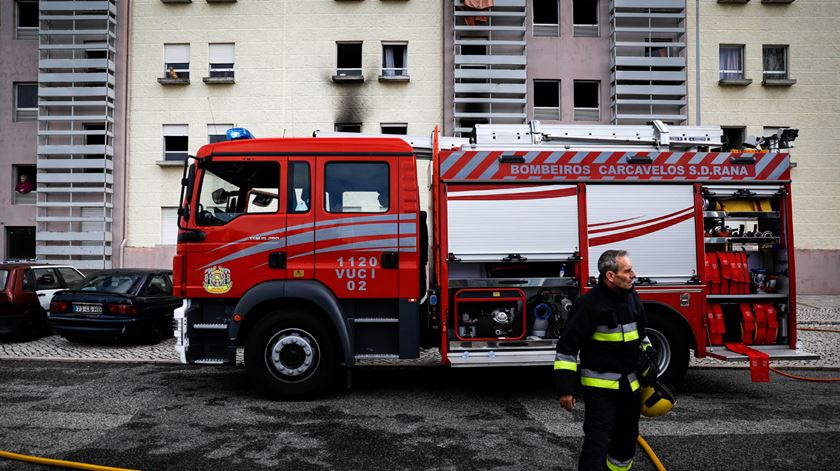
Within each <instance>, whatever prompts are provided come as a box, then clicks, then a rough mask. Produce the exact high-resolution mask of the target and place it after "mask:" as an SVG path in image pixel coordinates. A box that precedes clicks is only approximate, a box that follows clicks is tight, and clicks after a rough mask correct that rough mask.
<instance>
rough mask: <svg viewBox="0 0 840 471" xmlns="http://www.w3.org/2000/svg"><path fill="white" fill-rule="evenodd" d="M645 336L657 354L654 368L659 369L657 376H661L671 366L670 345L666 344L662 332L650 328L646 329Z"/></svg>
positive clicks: (666, 341) (666, 340)
mask: <svg viewBox="0 0 840 471" xmlns="http://www.w3.org/2000/svg"><path fill="white" fill-rule="evenodd" d="M647 336H648V339H649V340H650V343H651V344H652V345H653V348H655V349H656V352H657V353H658V354H659V361H657V363H656V366H657V367H658V368H659V374H660V375H662V374H663V373H665V370H667V369H668V366H669V365H670V364H671V343H670V342H668V339H667V338H666V337H665V335H663V334H662V332H660V331H658V330H656V329H651V328H650V327H648V328H647Z"/></svg>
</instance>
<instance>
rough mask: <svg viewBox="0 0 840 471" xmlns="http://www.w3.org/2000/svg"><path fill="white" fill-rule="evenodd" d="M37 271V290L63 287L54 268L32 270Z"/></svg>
mask: <svg viewBox="0 0 840 471" xmlns="http://www.w3.org/2000/svg"><path fill="white" fill-rule="evenodd" d="M32 271H33V272H34V273H35V290H36V291H38V290H42V289H61V281H59V280H58V275H57V274H56V273H55V270H53V269H52V268H35V269H33V270H32Z"/></svg>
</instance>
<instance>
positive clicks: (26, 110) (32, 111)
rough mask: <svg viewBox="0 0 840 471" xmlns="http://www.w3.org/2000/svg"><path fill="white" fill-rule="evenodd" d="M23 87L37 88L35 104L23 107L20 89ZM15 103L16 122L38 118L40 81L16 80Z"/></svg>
mask: <svg viewBox="0 0 840 471" xmlns="http://www.w3.org/2000/svg"><path fill="white" fill-rule="evenodd" d="M21 87H34V88H35V106H33V107H22V106H20V89H21ZM14 95H15V97H14V100H15V101H14V104H15V115H14V122H16V123H26V122H32V121H37V120H38V82H14Z"/></svg>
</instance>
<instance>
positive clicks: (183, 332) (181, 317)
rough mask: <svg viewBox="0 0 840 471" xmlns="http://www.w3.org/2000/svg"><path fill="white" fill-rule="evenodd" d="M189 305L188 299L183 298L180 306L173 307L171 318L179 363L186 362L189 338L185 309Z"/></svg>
mask: <svg viewBox="0 0 840 471" xmlns="http://www.w3.org/2000/svg"><path fill="white" fill-rule="evenodd" d="M189 307H190V300H189V299H185V300H184V302H183V303H182V304H181V307H179V308H177V309H175V312H174V316H173V319H172V323H173V326H172V327H173V329H174V330H175V351H176V352H178V359H179V360H180V362H181V363H187V348H188V347H189V345H190V339H189V336H188V334H187V309H189Z"/></svg>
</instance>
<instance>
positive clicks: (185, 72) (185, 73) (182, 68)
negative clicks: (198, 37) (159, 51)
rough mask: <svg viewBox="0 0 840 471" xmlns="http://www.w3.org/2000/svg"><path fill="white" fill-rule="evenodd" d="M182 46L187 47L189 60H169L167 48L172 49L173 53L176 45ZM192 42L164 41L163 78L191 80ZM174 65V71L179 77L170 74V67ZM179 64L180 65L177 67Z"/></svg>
mask: <svg viewBox="0 0 840 471" xmlns="http://www.w3.org/2000/svg"><path fill="white" fill-rule="evenodd" d="M177 46H181V47H184V46H185V47H186V52H187V57H186V59H187V61H186V62H175V61H174V60H173V61H171V62H170V61H168V60H167V56H169V54H167V49H169V50H170V53H171V54H175V51H174V50H173V49H174V48H175V47H177ZM190 52H191V51H190V43H164V45H163V78H164V79H172V80H189V79H190ZM176 59H177V58H176ZM170 66H171V67H172V69H173V71H174V72H175V73H176V74H177V75H178V76H177V77H170V76H169V67H170ZM176 66H178V67H176Z"/></svg>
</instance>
